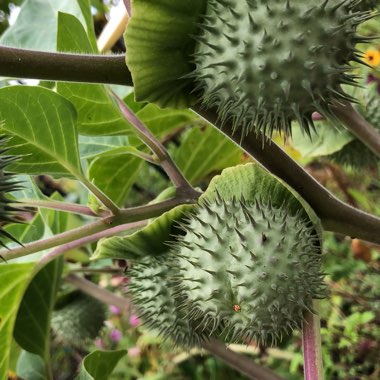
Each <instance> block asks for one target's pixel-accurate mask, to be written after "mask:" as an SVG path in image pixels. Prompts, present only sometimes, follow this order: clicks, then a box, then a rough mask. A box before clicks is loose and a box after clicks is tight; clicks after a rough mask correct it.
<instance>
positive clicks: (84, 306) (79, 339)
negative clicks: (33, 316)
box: [51, 292, 107, 348]
mask: <svg viewBox="0 0 380 380" xmlns="http://www.w3.org/2000/svg"><path fill="white" fill-rule="evenodd" d="M106 317H107V316H106V309H105V306H104V304H103V303H101V302H100V301H98V300H97V299H95V298H93V297H90V296H88V295H86V294H83V293H79V292H75V293H73V294H72V295H70V297H69V302H68V303H65V304H64V305H60V308H59V309H57V310H54V311H53V315H52V318H51V327H52V330H53V332H54V336H55V338H56V340H57V341H58V342H61V343H63V344H66V345H70V346H74V347H77V348H83V347H84V346H85V345H86V344H87V343H88V341H89V340H93V339H95V338H96V337H97V336H98V334H99V332H100V329H101V328H102V327H103V324H104V321H105V320H106Z"/></svg>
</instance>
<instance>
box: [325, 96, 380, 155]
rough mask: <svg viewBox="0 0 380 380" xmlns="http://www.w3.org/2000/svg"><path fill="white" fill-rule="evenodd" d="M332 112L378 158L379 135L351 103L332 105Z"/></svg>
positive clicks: (379, 148)
mask: <svg viewBox="0 0 380 380" xmlns="http://www.w3.org/2000/svg"><path fill="white" fill-rule="evenodd" d="M332 111H333V112H334V114H335V116H336V117H337V118H338V119H339V120H340V121H341V122H342V123H343V124H344V126H345V127H346V128H347V129H348V130H349V131H350V132H351V133H352V134H353V135H355V136H356V137H357V138H358V139H359V140H360V141H361V142H362V143H363V144H364V145H365V146H366V147H367V148H368V149H370V150H371V151H372V152H373V153H374V154H376V155H377V156H378V157H380V133H379V132H378V131H377V130H376V129H375V128H374V127H373V126H372V125H371V124H370V123H369V122H368V121H367V120H366V119H365V118H364V117H363V116H362V115H361V114H360V113H359V112H358V111H356V110H355V108H354V107H353V106H352V104H351V103H348V102H345V103H343V104H337V105H334V107H332Z"/></svg>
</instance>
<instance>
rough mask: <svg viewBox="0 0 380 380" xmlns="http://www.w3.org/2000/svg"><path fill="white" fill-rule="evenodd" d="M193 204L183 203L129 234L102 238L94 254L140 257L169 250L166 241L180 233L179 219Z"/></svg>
mask: <svg viewBox="0 0 380 380" xmlns="http://www.w3.org/2000/svg"><path fill="white" fill-rule="evenodd" d="M193 207H194V206H193V205H181V206H177V207H175V208H173V209H172V210H170V211H168V212H165V213H164V214H162V215H161V216H159V217H158V218H156V219H155V220H154V221H153V222H151V223H150V224H149V225H148V226H146V227H145V228H143V229H141V230H139V231H137V232H135V233H133V234H131V235H129V236H127V237H124V236H114V237H111V238H105V239H101V240H100V241H99V243H98V245H97V247H96V251H95V253H94V255H93V256H92V260H99V259H107V258H111V259H127V260H130V259H138V258H141V257H144V256H146V255H152V256H155V255H160V254H163V253H165V252H166V251H168V250H169V247H168V246H167V245H165V242H167V241H170V240H173V237H172V236H173V235H174V234H175V233H178V226H177V224H176V222H177V221H180V220H181V219H183V218H184V217H186V215H187V213H188V212H189V211H190V210H192V209H193Z"/></svg>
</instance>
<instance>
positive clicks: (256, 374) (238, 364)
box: [202, 339, 283, 380]
mask: <svg viewBox="0 0 380 380" xmlns="http://www.w3.org/2000/svg"><path fill="white" fill-rule="evenodd" d="M202 347H203V348H204V349H206V350H207V351H209V352H211V353H212V354H213V355H214V356H216V357H218V358H220V359H222V360H223V361H225V362H226V363H228V365H229V366H231V367H232V368H235V369H236V370H238V371H239V372H240V373H243V374H245V375H246V376H247V377H248V378H249V379H252V380H283V378H282V377H280V376H277V375H276V374H275V373H274V372H272V371H271V370H269V369H267V368H264V367H261V366H260V365H258V364H255V363H253V361H252V359H251V358H249V357H247V356H244V355H241V354H238V353H236V352H234V351H231V350H230V349H228V348H227V347H226V345H225V344H224V343H223V342H221V341H219V340H215V339H212V340H210V342H208V343H203V344H202Z"/></svg>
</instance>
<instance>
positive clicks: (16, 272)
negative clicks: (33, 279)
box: [0, 264, 34, 380]
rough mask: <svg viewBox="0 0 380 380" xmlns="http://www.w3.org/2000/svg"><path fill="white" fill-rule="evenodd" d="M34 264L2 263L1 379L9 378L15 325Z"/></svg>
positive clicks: (0, 268) (0, 308)
mask: <svg viewBox="0 0 380 380" xmlns="http://www.w3.org/2000/svg"><path fill="white" fill-rule="evenodd" d="M33 266H34V264H0V284H1V289H0V342H1V344H0V380H5V379H7V370H8V362H9V353H10V349H11V342H12V333H13V326H14V323H15V320H16V315H17V310H18V308H19V304H20V302H21V300H22V296H23V294H24V291H25V288H26V286H27V285H28V283H29V279H30V273H31V271H32V270H33Z"/></svg>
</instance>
